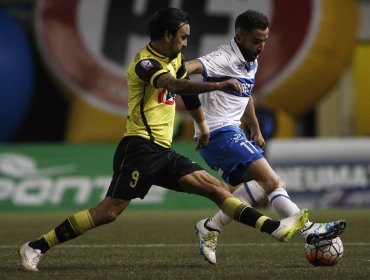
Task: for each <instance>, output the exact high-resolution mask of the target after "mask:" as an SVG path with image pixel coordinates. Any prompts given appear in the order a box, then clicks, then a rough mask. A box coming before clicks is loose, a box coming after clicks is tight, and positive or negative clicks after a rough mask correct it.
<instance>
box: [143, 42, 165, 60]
mask: <svg viewBox="0 0 370 280" xmlns="http://www.w3.org/2000/svg"><path fill="white" fill-rule="evenodd" d="M146 47H147V49H148V51H149V52H150V53H152V54H153V55H155V56H158V57H159V58H162V59H169V57H167V56H164V55H162V54H160V53H159V52H156V51H155V50H154V49H153V48H152V47H151V46H150V44H148V45H147V46H146Z"/></svg>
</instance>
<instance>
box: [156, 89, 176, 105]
mask: <svg viewBox="0 0 370 280" xmlns="http://www.w3.org/2000/svg"><path fill="white" fill-rule="evenodd" d="M175 98H176V94H174V93H172V92H170V91H168V90H166V89H163V90H162V91H161V92H160V93H159V95H158V103H163V104H166V105H172V104H174V103H175Z"/></svg>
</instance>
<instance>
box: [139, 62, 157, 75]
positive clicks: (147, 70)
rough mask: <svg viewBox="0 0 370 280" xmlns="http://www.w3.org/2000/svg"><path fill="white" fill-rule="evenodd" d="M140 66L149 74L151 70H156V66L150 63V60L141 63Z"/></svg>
mask: <svg viewBox="0 0 370 280" xmlns="http://www.w3.org/2000/svg"><path fill="white" fill-rule="evenodd" d="M140 65H141V66H142V67H143V68H144V69H145V71H146V72H149V71H150V69H153V68H154V65H153V64H152V63H151V62H150V60H143V61H142V62H140Z"/></svg>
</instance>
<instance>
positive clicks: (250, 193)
mask: <svg viewBox="0 0 370 280" xmlns="http://www.w3.org/2000/svg"><path fill="white" fill-rule="evenodd" d="M243 185H244V188H245V191H246V192H247V194H248V195H249V197H250V199H251V200H252V206H254V205H255V204H256V203H257V201H256V200H255V198H254V197H253V194H252V192H251V190H250V188H249V186H248V183H247V182H243Z"/></svg>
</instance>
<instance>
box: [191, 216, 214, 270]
mask: <svg viewBox="0 0 370 280" xmlns="http://www.w3.org/2000/svg"><path fill="white" fill-rule="evenodd" d="M207 221H208V219H203V220H200V221H199V222H198V223H197V224H196V225H195V232H196V233H197V234H198V237H199V249H200V254H201V255H203V256H204V258H205V260H206V261H208V262H209V263H210V264H216V247H217V238H218V236H219V234H220V232H219V231H217V230H215V229H212V228H210V227H208V226H207Z"/></svg>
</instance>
